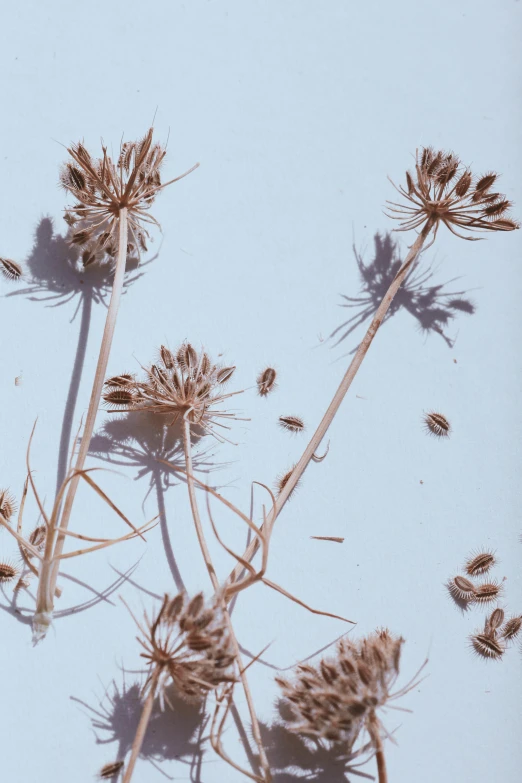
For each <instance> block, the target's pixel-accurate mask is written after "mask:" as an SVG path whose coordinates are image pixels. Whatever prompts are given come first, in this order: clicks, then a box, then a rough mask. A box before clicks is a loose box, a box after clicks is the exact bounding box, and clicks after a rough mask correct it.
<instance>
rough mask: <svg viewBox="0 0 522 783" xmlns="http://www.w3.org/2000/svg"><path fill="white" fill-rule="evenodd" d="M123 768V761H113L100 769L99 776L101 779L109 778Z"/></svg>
mask: <svg viewBox="0 0 522 783" xmlns="http://www.w3.org/2000/svg"><path fill="white" fill-rule="evenodd" d="M121 769H123V761H111V762H109V764H105V766H103V767H102V768H101V769H100V772H99V773H98V777H99V778H100V780H107V779H108V778H112V777H114V775H116V774H117V773H118V772H119V771H120V770H121Z"/></svg>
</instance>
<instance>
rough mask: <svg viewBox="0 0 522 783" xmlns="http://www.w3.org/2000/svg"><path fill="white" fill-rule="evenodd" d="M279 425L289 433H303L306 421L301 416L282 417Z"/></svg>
mask: <svg viewBox="0 0 522 783" xmlns="http://www.w3.org/2000/svg"><path fill="white" fill-rule="evenodd" d="M279 424H280V425H281V427H282V428H283V429H284V430H287V431H288V432H303V430H304V428H305V425H304V421H303V420H302V419H300V418H299V416H280V417H279Z"/></svg>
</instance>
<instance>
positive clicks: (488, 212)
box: [387, 147, 520, 240]
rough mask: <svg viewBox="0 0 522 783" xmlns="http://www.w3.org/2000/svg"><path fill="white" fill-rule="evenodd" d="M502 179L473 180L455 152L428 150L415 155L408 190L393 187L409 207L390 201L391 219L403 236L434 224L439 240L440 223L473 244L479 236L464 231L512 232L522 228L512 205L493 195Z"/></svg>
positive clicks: (407, 175)
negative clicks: (472, 241)
mask: <svg viewBox="0 0 522 783" xmlns="http://www.w3.org/2000/svg"><path fill="white" fill-rule="evenodd" d="M497 178H498V175H497V174H493V173H488V174H486V175H484V176H482V177H474V176H473V174H472V173H471V171H470V169H468V168H464V167H463V166H462V165H461V162H460V160H459V158H458V157H457V156H456V155H455V154H454V153H453V152H443V151H439V152H436V151H435V150H434V149H432V147H424V148H422V149H421V150H420V152H417V154H416V157H415V173H414V174H411V173H410V172H406V187H403V186H402V185H401V186H399V187H397V186H396V185H395V184H394V183H392V184H393V185H394V187H395V189H396V190H397V191H398V192H399V193H400V195H401V196H402V197H403V198H404V199H405V200H406V203H397V202H395V201H388V202H387V204H389V206H388V211H389V213H390V215H389V217H392V218H394V219H396V220H400V221H401V223H400V228H399V229H397V230H398V231H409V230H410V229H413V228H420V227H421V226H425V225H430V227H432V228H433V231H434V236H435V235H436V233H437V231H438V228H439V225H440V224H441V223H443V224H444V225H445V226H446V228H448V229H449V230H450V231H451V233H452V234H455V235H456V236H458V237H461V238H462V239H470V240H471V239H477V237H469V236H464V235H463V234H462V233H460V231H513V230H514V229H516V228H519V227H520V225H519V223H517V222H516V221H515V220H513V219H512V218H511V217H510V216H509V214H508V212H509V209H510V207H511V202H510V201H508V200H507V199H506V198H505V197H504V196H503V195H501V194H500V193H492V192H491V189H492V187H493V185H494V184H495V182H496V180H497ZM456 229H459V231H457V230H456Z"/></svg>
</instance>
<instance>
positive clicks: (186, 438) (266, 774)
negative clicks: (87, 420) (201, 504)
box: [123, 420, 272, 783]
mask: <svg viewBox="0 0 522 783" xmlns="http://www.w3.org/2000/svg"><path fill="white" fill-rule="evenodd" d="M183 447H184V450H185V467H186V474H187V487H188V493H189V500H190V508H191V510H192V517H193V520H194V526H195V528H196V535H197V537H198V541H199V546H200V548H201V554H202V555H203V560H204V561H205V565H206V567H207V571H208V574H209V576H210V581H211V582H212V586H213V588H214V591H215V593H216V594H219V593H220V591H221V585H220V584H219V580H218V578H217V575H216V570H215V568H214V564H213V563H212V558H211V556H210V552H209V549H208V546H207V542H206V539H205V534H204V532H203V527H202V524H201V517H200V515H199V508H198V502H197V498H196V490H195V485H194V474H193V468H192V445H191V436H190V423H189V422H188V421H186V420H185V421H184V422H183ZM223 611H224V613H225V618H226V622H227V626H228V630H229V633H230V638H231V641H232V646H233V648H234V653H235V656H236V660H237V665H238V668H239V677H240V679H241V685H242V686H243V690H244V692H245V697H246V701H247V705H248V711H249V713H250V720H251V723H252V734H253V735H254V739H255V741H256V745H257V747H258V751H259V763H260V766H261V769H262V771H263V779H264V781H265V783H269V781H270V780H271V779H272V776H271V773H270V765H269V763H268V759H267V756H266V753H265V749H264V747H263V741H262V738H261V729H260V727H259V721H258V719H257V715H256V711H255V707H254V700H253V698H252V693H251V691H250V686H249V684H248V679H247V676H246V672H245V667H244V666H243V660H242V657H241V651H240V649H239V643H238V641H237V639H236V634H235V631H234V627H233V625H232V618H231V617H230V614H229V612H228V609H227V607H226V606H224V607H223ZM123 783H126V781H124V782H123Z"/></svg>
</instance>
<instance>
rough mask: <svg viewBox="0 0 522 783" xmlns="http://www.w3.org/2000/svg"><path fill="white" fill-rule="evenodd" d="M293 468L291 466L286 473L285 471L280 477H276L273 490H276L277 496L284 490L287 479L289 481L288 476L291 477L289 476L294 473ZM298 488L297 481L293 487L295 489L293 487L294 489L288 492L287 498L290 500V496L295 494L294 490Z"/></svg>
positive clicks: (293, 466)
mask: <svg viewBox="0 0 522 783" xmlns="http://www.w3.org/2000/svg"><path fill="white" fill-rule="evenodd" d="M294 468H295V465H292V467H291V468H290V470H287V471H286V473H283V474H282V475H280V476H278V477H277V478H276V482H275V488H276V490H277V492H278V494H279V495H280V494H281V492H282V491H283V490H284V488H285V487H286V485H287V484H288V481H289V479H290V476H291V475H292V473H293V472H294ZM298 486H299V481H298V482H297V484H296V485H295V487H294V488H293V489H292V491H291V492H290V495H289V496H288V497H289V498H290V497H292V495H293V494H294V492H295V490H296V489H297V487H298Z"/></svg>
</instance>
